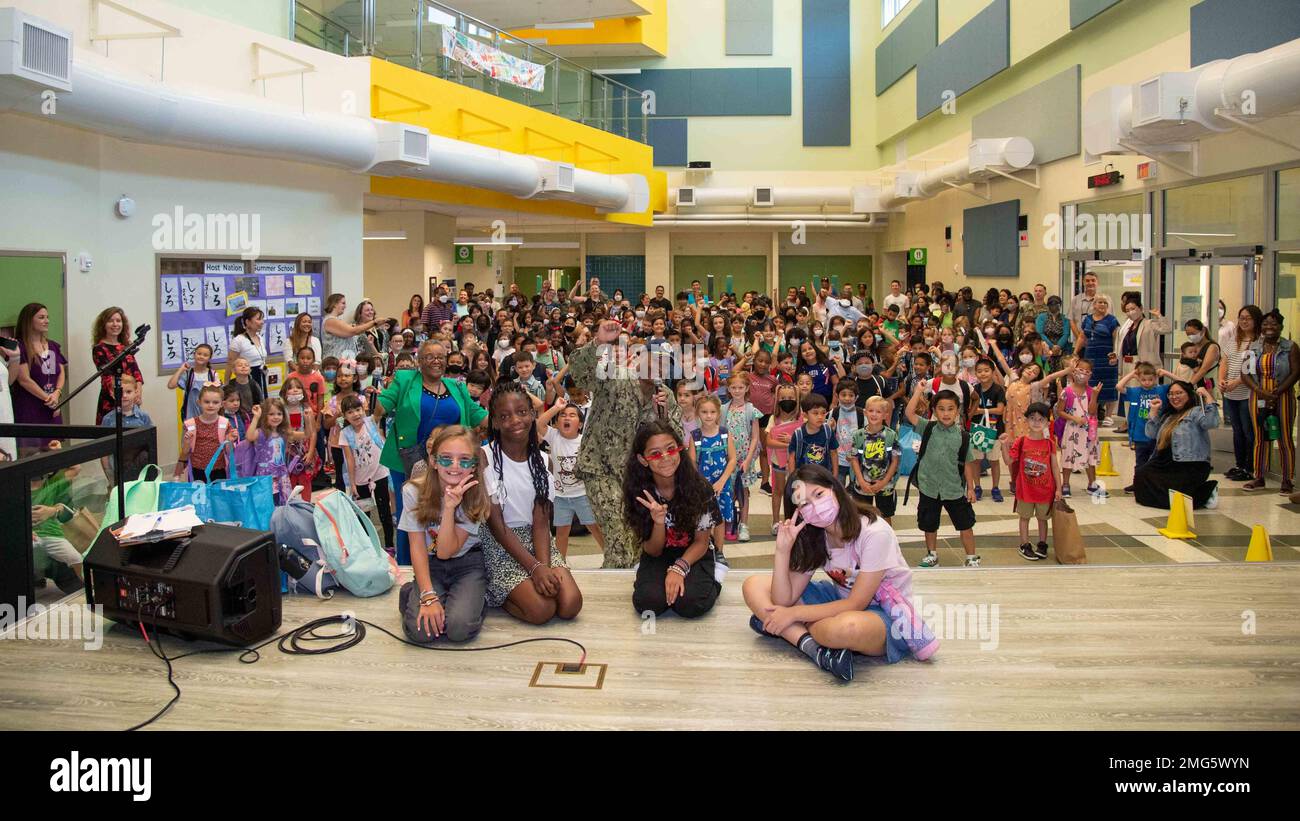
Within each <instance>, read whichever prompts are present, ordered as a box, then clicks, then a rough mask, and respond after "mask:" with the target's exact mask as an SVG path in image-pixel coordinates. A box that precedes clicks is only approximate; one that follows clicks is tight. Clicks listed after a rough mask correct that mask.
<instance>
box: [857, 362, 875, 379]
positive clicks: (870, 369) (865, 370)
mask: <svg viewBox="0 0 1300 821" xmlns="http://www.w3.org/2000/svg"><path fill="white" fill-rule="evenodd" d="M856 372H857V374H858V376H860V377H862V378H863V379H869V378H870V377H871V375H872V374H874V373H875V372H876V366H875V365H859V366H858V367H857V369H856Z"/></svg>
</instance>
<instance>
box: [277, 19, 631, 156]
mask: <svg viewBox="0 0 1300 821" xmlns="http://www.w3.org/2000/svg"><path fill="white" fill-rule="evenodd" d="M293 29H294V39H295V40H297V41H298V42H300V43H305V44H307V45H310V46H314V47H316V48H320V49H324V50H326V51H329V52H331V53H334V54H342V55H344V56H355V55H372V56H375V57H380V58H382V59H385V60H388V61H390V62H394V63H398V64H399V65H403V66H406V67H407V68H413V69H415V70H417V71H422V72H425V73H426V74H432V75H433V76H435V77H438V78H440V79H443V80H449V81H451V82H454V83H459V84H461V85H464V86H468V87H470V88H474V89H477V90H479V91H483V92H486V93H488V94H492V95H495V96H497V97H502V98H504V99H507V100H512V101H514V102H517V103H520V104H522V105H526V106H529V107H530V108H536V109H538V110H541V111H547V112H550V113H551V114H555V115H557V116H560V117H564V118H565V119H569V120H573V121H575V122H580V123H583V124H584V125H589V126H591V127H593V128H599V129H601V130H602V131H608V132H610V133H611V134H617V135H618V136H620V137H626V138H628V139H631V140H636V141H637V142H642V143H644V142H648V135H647V131H646V130H647V127H648V125H647V118H646V117H645V116H644V115H643V114H642V113H641V102H642V99H641V92H640V91H638V90H637V89H635V88H632V87H631V86H627V85H624V84H623V83H620V82H618V81H617V80H612V79H610V78H608V77H603V76H601V75H599V74H596V73H594V72H592V71H591V70H590V69H588V68H586V67H584V66H581V65H579V64H577V63H574V62H572V61H570V60H566V59H564V58H563V57H561V56H559V55H558V54H555V53H554V52H551V51H548V50H546V49H544V48H542V47H541V46H538V45H536V44H534V43H529V42H528V41H526V40H521V39H519V38H517V37H513V36H511V35H510V34H508V33H506V32H504V31H502V30H500V29H498V28H495V27H493V26H491V25H489V24H487V23H484V22H483V21H481V20H478V19H476V18H474V17H470V16H469V15H466V14H463V13H461V12H459V11H457V10H456V9H454V8H452V7H451V6H447V5H444V4H442V3H438V2H434V0H295V2H294V25H293Z"/></svg>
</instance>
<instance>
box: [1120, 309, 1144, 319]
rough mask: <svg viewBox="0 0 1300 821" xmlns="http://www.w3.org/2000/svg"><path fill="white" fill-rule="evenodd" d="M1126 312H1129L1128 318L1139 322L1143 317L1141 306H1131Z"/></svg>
mask: <svg viewBox="0 0 1300 821" xmlns="http://www.w3.org/2000/svg"><path fill="white" fill-rule="evenodd" d="M1124 313H1126V314H1128V318H1129V319H1131V320H1133V321H1134V322H1137V321H1138V319H1139V318H1141V316H1142V309H1141V308H1129V309H1128V310H1127V311H1125V312H1124Z"/></svg>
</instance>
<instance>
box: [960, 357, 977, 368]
mask: <svg viewBox="0 0 1300 821" xmlns="http://www.w3.org/2000/svg"><path fill="white" fill-rule="evenodd" d="M961 366H962V367H963V368H967V369H969V368H973V367H975V360H974V359H963V360H962V361H961Z"/></svg>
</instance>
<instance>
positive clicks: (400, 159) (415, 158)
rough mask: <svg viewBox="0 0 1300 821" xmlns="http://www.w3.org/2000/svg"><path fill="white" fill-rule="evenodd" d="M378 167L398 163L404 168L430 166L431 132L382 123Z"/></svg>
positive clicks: (405, 125)
mask: <svg viewBox="0 0 1300 821" xmlns="http://www.w3.org/2000/svg"><path fill="white" fill-rule="evenodd" d="M378 130H379V145H378V148H377V150H376V152H375V161H376V165H379V164H383V163H397V164H398V165H400V166H401V167H403V168H411V167H417V168H418V167H422V166H427V165H428V164H429V132H428V130H426V129H423V128H419V127H417V126H413V125H407V124H406V123H394V122H381V123H379V125H378Z"/></svg>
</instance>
